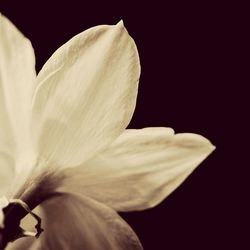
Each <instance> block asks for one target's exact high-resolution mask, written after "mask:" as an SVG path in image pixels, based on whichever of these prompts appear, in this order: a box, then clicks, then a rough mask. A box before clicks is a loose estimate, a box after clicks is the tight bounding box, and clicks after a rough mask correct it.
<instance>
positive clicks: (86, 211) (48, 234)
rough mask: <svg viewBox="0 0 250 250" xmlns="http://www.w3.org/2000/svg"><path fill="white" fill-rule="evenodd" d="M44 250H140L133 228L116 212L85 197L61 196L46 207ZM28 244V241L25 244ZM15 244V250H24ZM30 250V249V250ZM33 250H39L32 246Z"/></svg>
mask: <svg viewBox="0 0 250 250" xmlns="http://www.w3.org/2000/svg"><path fill="white" fill-rule="evenodd" d="M40 216H41V218H42V226H43V228H44V232H43V233H42V235H41V236H40V238H39V240H38V241H39V243H36V240H34V241H33V242H30V243H33V244H35V243H36V244H37V246H38V245H39V246H40V248H39V247H38V249H40V250H58V249H60V250H69V249H70V250H82V249H84V250H112V249H113V250H128V249H129V250H139V249H142V247H141V244H140V242H139V240H138V238H137V236H136V235H135V233H134V232H133V230H132V229H131V228H130V227H129V225H128V224H127V223H126V222H125V221H124V220H123V219H122V218H121V217H120V216H119V215H118V214H117V213H116V212H115V211H113V210H112V209H110V208H108V207H107V206H105V205H103V204H101V203H99V202H96V201H94V200H91V199H89V198H87V197H84V196H79V195H72V194H61V195H60V196H58V197H54V198H52V199H49V200H47V201H46V202H44V203H43V204H42V213H41V214H40ZM22 241H23V242H22V244H25V240H22ZM17 243H18V241H17V242H16V243H14V244H12V248H10V249H12V250H14V249H15V250H16V249H21V248H20V247H19V248H17V247H15V245H16V244H17ZM19 245H20V243H19ZM28 249H29V248H28ZM32 249H37V248H36V247H35V246H34V245H32Z"/></svg>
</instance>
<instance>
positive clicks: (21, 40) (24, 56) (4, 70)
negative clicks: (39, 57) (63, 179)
mask: <svg viewBox="0 0 250 250" xmlns="http://www.w3.org/2000/svg"><path fill="white" fill-rule="evenodd" d="M34 65H35V57H34V52H33V48H32V46H31V43H30V41H29V40H28V39H27V38H25V37H24V36H23V34H21V33H20V31H19V30H18V29H17V28H16V27H15V26H14V25H13V24H12V23H11V22H10V21H9V20H8V19H7V18H6V17H4V16H3V15H1V14H0V116H1V122H0V138H1V140H0V163H1V168H0V177H1V184H0V196H1V194H2V193H6V190H7V188H6V186H5V184H7V183H10V180H11V178H13V174H14V172H15V171H16V170H17V171H20V170H21V168H22V167H24V166H23V165H22V163H23V162H24V161H26V159H24V158H25V157H26V156H27V154H29V152H30V140H29V133H30V130H29V129H30V127H29V122H30V110H31V99H32V93H33V89H34V84H35V77H36V72H35V66H34ZM26 163H27V162H26ZM22 171H24V170H22ZM2 179H3V180H4V181H3V182H6V183H5V184H3V182H2Z"/></svg>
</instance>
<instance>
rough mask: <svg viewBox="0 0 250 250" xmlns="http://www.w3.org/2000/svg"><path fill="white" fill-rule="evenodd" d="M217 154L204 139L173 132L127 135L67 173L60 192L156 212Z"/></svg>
mask: <svg viewBox="0 0 250 250" xmlns="http://www.w3.org/2000/svg"><path fill="white" fill-rule="evenodd" d="M213 150H214V146H213V145H212V144H211V143H210V142H209V141H208V140H207V139H206V138H204V137H202V136H200V135H196V134H188V133H184V134H176V135H174V132H173V130H172V129H169V128H146V129H140V130H126V131H125V133H123V134H122V135H121V136H120V137H119V138H118V139H117V140H116V141H115V142H114V143H113V144H112V145H111V146H110V147H109V148H108V149H106V150H105V151H104V152H102V153H101V154H99V155H98V156H96V157H95V158H93V159H91V160H90V161H88V162H86V163H84V164H83V165H82V166H80V167H76V168H72V169H67V170H66V171H65V173H64V174H65V175H66V176H67V177H66V178H65V180H64V183H63V184H62V187H61V188H60V189H59V190H60V191H64V190H67V191H71V192H75V193H82V194H84V195H87V196H89V197H91V198H93V199H95V200H98V201H100V202H103V203H105V204H107V205H108V206H110V207H112V208H113V209H115V210H117V211H133V210H141V209H146V208H150V207H153V206H155V205H157V204H158V203H159V202H161V201H162V200H163V199H165V198H166V197H167V196H168V195H169V194H170V193H171V192H172V191H173V190H175V189H176V188H177V187H178V186H179V185H180V184H181V183H182V182H183V181H184V180H185V179H186V178H187V176H188V175H189V174H190V173H191V172H192V171H193V170H194V169H195V168H196V167H197V166H198V165H199V164H200V163H201V162H202V161H203V160H204V159H205V158H206V157H207V156H208V155H209V154H210V153H211V152H212V151H213Z"/></svg>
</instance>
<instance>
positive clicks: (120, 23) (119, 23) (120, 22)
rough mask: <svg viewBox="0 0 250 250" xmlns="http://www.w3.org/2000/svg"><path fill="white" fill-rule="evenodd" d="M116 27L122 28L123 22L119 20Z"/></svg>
mask: <svg viewBox="0 0 250 250" xmlns="http://www.w3.org/2000/svg"><path fill="white" fill-rule="evenodd" d="M116 26H117V27H118V28H124V22H123V20H122V19H121V20H120V21H119V22H118V23H117V24H116Z"/></svg>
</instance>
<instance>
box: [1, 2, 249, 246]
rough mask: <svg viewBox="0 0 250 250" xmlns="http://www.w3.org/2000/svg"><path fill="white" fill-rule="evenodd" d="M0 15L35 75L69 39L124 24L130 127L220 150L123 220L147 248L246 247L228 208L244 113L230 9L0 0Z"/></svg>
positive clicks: (233, 202)
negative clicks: (130, 49)
mask: <svg viewBox="0 0 250 250" xmlns="http://www.w3.org/2000/svg"><path fill="white" fill-rule="evenodd" d="M187 2H188V3H187ZM200 2H203V1H200ZM0 11H1V12H2V13H3V14H4V15H6V16H7V17H8V18H9V19H10V20H11V21H12V22H13V23H14V24H15V25H16V26H17V27H18V28H19V29H20V30H21V31H22V32H23V33H24V34H25V35H26V36H27V37H28V38H29V39H30V40H31V41H32V44H33V47H34V49H35V53H36V58H37V65H36V67H37V70H38V71H39V69H40V68H41V67H42V65H43V64H44V63H45V62H46V60H47V59H48V58H49V57H50V55H51V54H52V53H53V52H54V51H55V50H56V49H57V48H58V47H59V46H60V45H62V44H63V43H65V42H66V41H67V40H68V39H70V38H71V37H72V36H74V35H76V34H77V33H79V32H81V31H83V30H85V29H87V28H89V27H92V26H95V25H98V24H115V23H117V22H118V21H119V20H120V19H123V20H124V23H125V26H126V27H127V29H128V31H129V33H130V34H131V36H132V37H133V38H134V39H135V41H136V44H137V47H138V50H139V54H140V58H141V65H142V74H141V80H140V89H139V96H138V101H137V107H136V111H135V113H134V117H133V119H132V121H131V123H130V125H129V127H130V128H142V127H149V126H169V127H172V128H174V129H175V131H176V132H194V133H199V134H202V135H204V136H206V137H207V138H209V139H210V140H211V141H212V142H213V144H215V145H216V146H217V149H216V151H215V152H214V153H213V154H212V155H211V156H210V157H209V158H208V159H207V160H206V161H205V162H204V163H202V164H201V166H200V167H199V168H197V170H195V172H194V173H193V174H192V175H191V176H190V177H189V178H188V179H187V180H186V182H185V183H184V184H183V185H182V186H180V187H179V188H178V189H177V190H176V191H175V192H174V193H173V194H171V195H170V196H169V197H168V198H167V199H166V200H165V201H164V202H162V203H161V204H160V205H159V206H157V207H155V208H153V209H150V210H147V211H144V212H138V213H137V212H135V213H126V214H122V216H123V217H124V218H125V219H126V220H127V221H128V223H129V224H130V225H131V226H132V228H133V229H134V230H135V232H136V233H137V234H138V236H139V238H140V239H141V241H142V244H143V245H144V248H145V249H146V250H149V249H159V250H160V249H163V250H164V249H171V250H181V249H192V250H196V249H197V250H198V249H199V250H204V249H246V248H245V247H246V245H243V242H244V236H243V234H242V233H240V238H238V237H237V234H238V233H239V231H241V230H242V229H243V228H242V226H239V224H238V222H239V221H240V222H241V219H240V213H239V212H236V211H238V210H236V209H235V208H236V207H241V206H242V204H241V203H239V202H238V198H239V193H238V192H237V191H236V189H237V188H238V187H239V185H240V182H241V181H240V180H239V179H238V172H239V168H240V163H239V162H238V160H237V159H235V158H234V152H235V150H237V149H239V147H241V145H240V144H237V145H235V142H234V140H235V139H237V137H239V136H240V133H241V131H238V130H237V127H239V119H238V117H239V116H240V113H241V112H242V109H240V108H239V106H238V107H237V104H240V105H243V104H244V102H245V99H244V98H243V97H242V98H240V94H239V92H238V89H239V88H241V87H239V84H240V83H241V80H239V77H240V74H239V73H238V72H236V67H235V63H236V64H238V63H240V62H238V61H235V60H236V56H237V54H240V53H241V52H240V46H241V45H240V44H241V41H240V40H239V39H240V37H239V32H240V31H239V23H237V22H236V20H238V16H240V15H239V13H238V12H237V11H238V10H237V9H236V7H235V6H229V3H227V4H222V3H221V4H218V3H216V4H205V3H202V4H201V3H197V2H196V3H190V2H189V1H186V3H181V2H177V1H176V2H175V3H172V2H168V1H166V2H164V3H163V2H162V3H160V2H157V1H153V2H149V3H146V1H144V2H138V1H134V2H129V1H126V2H118V1H117V2H109V1H100V2H93V3H90V2H89V1H77V2H76V1H65V2H63V1H33V3H29V2H28V1H2V2H1V4H0ZM240 126H241V125H240ZM244 219H245V218H244ZM237 226H238V227H237ZM243 231H244V230H243ZM241 245H242V246H243V247H241ZM229 247H230V248H229Z"/></svg>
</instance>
